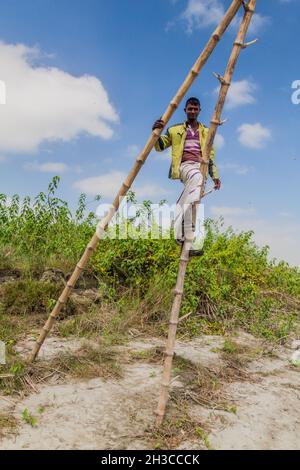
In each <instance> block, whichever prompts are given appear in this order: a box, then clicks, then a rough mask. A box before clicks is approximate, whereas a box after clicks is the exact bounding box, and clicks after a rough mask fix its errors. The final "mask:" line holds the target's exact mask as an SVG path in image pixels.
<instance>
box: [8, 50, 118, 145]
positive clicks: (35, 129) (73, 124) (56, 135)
mask: <svg viewBox="0 0 300 470" xmlns="http://www.w3.org/2000/svg"><path fill="white" fill-rule="evenodd" d="M41 57H42V56H41V53H40V52H39V51H38V50H37V49H33V48H29V47H27V46H25V45H22V44H18V45H11V44H3V43H0V68H1V80H3V81H4V82H5V83H6V105H3V106H1V107H0V118H1V127H0V152H1V151H4V152H20V153H23V152H32V151H36V150H37V149H38V147H39V145H40V144H41V143H42V142H45V141H50V142H51V141H56V140H63V141H69V140H72V139H74V138H75V137H77V136H78V135H79V134H81V133H88V134H90V135H93V136H97V137H101V138H103V139H109V138H111V137H112V135H113V130H112V128H111V125H110V124H112V123H115V122H117V120H118V116H117V113H116V111H115V109H114V108H113V106H112V104H111V103H110V101H109V97H108V94H107V92H106V90H105V89H104V87H103V85H102V83H101V82H100V80H98V79H97V78H96V77H93V76H89V75H83V76H81V77H75V76H72V75H70V74H69V73H66V72H64V71H63V70H60V69H58V68H55V67H41V66H39V67H37V66H35V65H34V62H35V61H36V60H38V59H40V58H41Z"/></svg>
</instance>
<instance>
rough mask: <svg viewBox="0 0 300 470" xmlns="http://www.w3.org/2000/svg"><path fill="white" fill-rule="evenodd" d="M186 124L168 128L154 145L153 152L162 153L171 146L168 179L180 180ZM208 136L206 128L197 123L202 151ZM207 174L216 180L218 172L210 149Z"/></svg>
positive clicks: (213, 154)
mask: <svg viewBox="0 0 300 470" xmlns="http://www.w3.org/2000/svg"><path fill="white" fill-rule="evenodd" d="M186 133H187V131H186V123H185V122H184V123H181V124H175V125H174V126H171V127H169V128H168V130H167V133H166V134H165V135H161V136H160V138H159V139H158V141H157V142H156V144H155V150H157V152H162V151H163V150H166V149H167V148H168V147H170V146H171V145H172V163H171V166H170V171H169V178H171V179H179V178H180V175H179V173H180V163H181V158H182V155H183V150H184V143H185V139H186ZM207 134H208V128H207V127H205V126H204V125H203V124H202V123H199V137H200V147H201V149H204V147H205V143H206V138H207ZM209 174H210V176H211V177H212V178H213V179H215V178H218V170H217V167H216V163H215V150H214V147H213V148H212V151H211V154H210V164H209Z"/></svg>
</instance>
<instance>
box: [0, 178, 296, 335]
mask: <svg viewBox="0 0 300 470" xmlns="http://www.w3.org/2000/svg"><path fill="white" fill-rule="evenodd" d="M58 183H59V178H58V177H55V178H53V180H52V181H51V183H50V184H49V187H48V193H40V194H39V195H38V196H37V197H36V198H35V199H34V200H33V201H31V200H30V199H29V198H28V197H25V198H24V200H23V201H20V198H19V196H17V195H15V196H13V198H12V200H11V201H10V202H8V201H7V198H6V196H5V195H0V253H2V255H3V256H1V261H0V263H1V265H0V268H1V267H2V268H6V269H7V268H9V267H10V268H11V269H13V268H18V269H21V271H22V272H25V271H26V276H27V277H26V278H24V276H23V278H21V279H20V280H19V281H16V282H15V283H13V284H12V285H10V284H8V285H7V286H6V287H5V294H4V297H3V299H4V300H3V301H2V309H4V310H5V312H6V313H8V312H11V313H18V312H23V313H25V314H26V313H30V312H32V311H40V310H42V311H45V310H46V309H47V305H48V306H49V301H50V302H51V301H53V299H56V298H57V296H58V293H59V292H58V291H59V289H58V290H57V288H56V287H55V286H53V285H42V284H40V283H39V282H37V281H35V280H34V276H35V273H36V271H37V270H38V271H42V270H43V269H44V268H45V267H51V266H52V267H53V266H54V267H59V268H60V269H62V270H63V271H65V274H67V271H70V269H71V268H72V267H73V266H74V265H75V263H76V262H77V261H78V259H79V257H80V256H81V254H82V252H83V250H84V248H85V246H86V244H87V242H88V241H89V239H90V238H91V236H92V235H93V233H94V231H95V228H96V223H97V219H96V216H95V214H94V213H93V212H88V211H87V203H86V198H85V196H84V195H81V196H80V199H79V203H78V208H77V210H76V211H75V213H74V214H72V213H71V211H70V209H69V207H68V204H67V203H66V202H65V201H63V200H61V199H60V198H58V197H56V195H55V191H56V190H57V186H58ZM128 197H129V198H130V200H133V199H134V194H133V193H132V192H129V193H128ZM97 199H98V200H99V199H100V198H99V197H98V198H97ZM161 203H163V201H162V202H161ZM143 209H144V210H145V211H148V212H149V211H150V201H144V203H143ZM127 223H128V224H129V225H131V227H130V228H131V229H133V230H135V231H137V232H138V229H136V228H134V227H133V224H132V222H127ZM118 229H119V227H118V226H117V230H118ZM204 249H205V254H204V256H203V257H201V258H195V259H192V260H191V262H190V263H189V264H188V267H187V273H186V280H185V294H184V298H183V302H182V308H181V315H184V314H185V313H189V312H193V313H194V314H195V315H192V316H191V317H190V318H189V320H187V321H185V322H184V326H180V331H181V330H182V329H184V330H185V331H186V332H188V333H189V334H191V335H197V334H200V333H201V332H203V331H209V332H224V328H235V327H237V326H238V327H243V328H245V329H246V330H248V331H250V332H252V333H253V334H256V335H260V336H263V337H266V338H268V339H275V338H276V339H282V340H283V339H284V338H285V337H286V336H287V335H288V334H289V333H290V331H291V330H292V329H293V328H294V325H295V322H296V321H297V320H299V305H300V271H299V269H298V268H294V267H290V266H289V265H288V264H287V263H285V262H277V261H275V260H269V257H268V248H267V247H263V248H258V247H257V246H256V244H255V243H254V242H253V233H252V232H251V231H250V232H242V233H235V232H234V230H233V229H232V228H230V229H227V230H224V229H223V227H222V221H218V222H214V221H212V220H207V221H206V239H205V244H204ZM178 259H179V247H178V246H177V245H176V244H175V242H174V240H173V239H167V240H164V239H158V240H153V239H126V240H119V239H115V240H113V239H108V238H106V239H104V240H102V241H101V243H99V245H98V248H97V250H96V252H95V254H94V255H93V257H92V259H91V262H90V265H89V268H88V269H89V270H90V271H91V272H92V274H93V275H94V276H95V277H96V278H97V279H98V280H99V283H100V284H101V285H104V286H106V287H105V290H106V302H108V301H111V302H112V303H113V304H114V308H117V310H118V311H119V313H120V319H121V320H122V319H124V318H126V312H127V311H128V310H133V309H135V310H136V311H138V312H140V318H141V322H142V323H143V324H144V323H145V322H147V323H150V324H159V323H160V322H161V323H162V324H163V325H165V324H166V319H167V317H168V315H169V309H170V306H171V301H172V297H171V296H170V292H171V289H172V288H173V287H174V286H175V283H176V278H177V272H178ZM28 279H29V280H28ZM129 292H130V295H129V294H128V293H129ZM51 299H52V300H51ZM132 318H137V317H136V316H135V315H132ZM121 320H120V322H119V323H121ZM114 322H115V323H118V320H117V319H116V320H114ZM118 328H120V325H118ZM164 328H165V326H164Z"/></svg>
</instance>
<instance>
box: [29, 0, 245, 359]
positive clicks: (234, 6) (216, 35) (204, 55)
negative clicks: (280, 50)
mask: <svg viewBox="0 0 300 470" xmlns="http://www.w3.org/2000/svg"><path fill="white" fill-rule="evenodd" d="M243 3H244V0H233V1H232V3H231V4H230V6H229V7H228V9H227V11H226V13H225V15H224V17H223V19H222V20H221V22H220V23H219V25H218V27H217V28H216V29H215V31H214V32H213V34H212V35H211V37H210V39H209V40H208V42H207V43H206V45H205V47H204V49H203V51H202V52H201V54H200V56H199V57H198V59H197V60H196V62H195V63H194V65H193V67H192V68H191V70H190V72H189V73H188V75H187V77H186V78H185V80H184V82H183V84H182V85H181V87H180V88H179V90H178V92H177V94H176V95H175V97H174V98H173V100H172V101H171V102H170V104H169V106H168V108H167V110H166V111H165V113H164V114H163V116H162V120H163V122H164V124H165V125H166V124H167V123H168V122H169V120H170V118H171V117H172V115H173V113H174V112H175V110H176V109H177V107H178V106H179V104H180V102H181V100H182V99H183V97H184V96H185V94H186V92H187V91H188V89H189V88H190V86H191V85H192V83H193V82H194V80H195V78H196V77H197V76H198V75H199V73H200V71H201V70H202V68H203V66H204V65H205V64H206V62H207V60H208V58H209V57H210V55H211V53H212V52H213V50H214V49H215V47H216V45H217V44H218V42H219V41H220V39H221V37H222V36H223V34H224V32H225V31H226V29H227V27H228V26H229V24H230V23H231V21H232V20H233V18H234V17H235V15H236V13H237V12H238V10H239V8H240V6H241V5H242V4H243ZM161 133H162V129H155V130H154V131H152V133H151V135H150V137H149V139H148V141H147V143H146V145H145V147H144V148H143V150H142V151H141V153H140V154H139V156H138V157H137V159H136V161H135V163H134V165H133V167H132V169H131V171H130V172H129V174H128V176H127V178H126V179H125V181H124V182H123V184H122V186H121V188H120V189H119V192H118V194H117V195H116V197H115V199H114V201H113V203H112V205H111V207H110V209H109V211H108V213H107V214H106V216H105V217H103V219H102V220H101V221H100V222H99V224H98V226H97V230H96V232H95V234H94V235H93V237H92V239H91V240H90V242H89V243H88V245H87V247H86V249H85V251H84V253H83V255H82V257H81V259H80V261H79V262H78V264H77V265H76V267H75V269H74V271H73V274H72V275H71V277H70V279H69V280H68V282H67V284H66V286H65V288H64V290H63V292H62V294H61V296H60V297H59V299H58V301H57V303H56V305H55V307H54V308H53V310H52V312H51V314H50V316H49V318H48V320H47V321H46V323H45V325H44V327H43V328H42V331H41V333H40V336H39V338H38V340H37V341H36V343H35V345H34V347H33V349H32V352H31V355H30V361H34V360H35V358H36V357H37V355H38V353H39V350H40V349H41V347H42V344H43V343H44V341H45V339H46V337H47V335H48V334H49V332H50V331H51V329H52V327H53V324H54V321H55V319H56V317H57V316H58V314H59V312H60V311H61V309H62V307H63V306H64V304H65V303H66V301H67V299H68V298H69V296H70V293H71V291H72V289H73V288H74V286H75V284H76V281H77V280H78V278H79V276H80V274H81V272H82V271H83V269H84V268H85V266H86V264H87V262H88V260H89V258H90V257H91V255H92V254H93V252H94V251H95V249H96V247H97V245H98V242H99V240H100V239H101V238H102V236H103V233H104V231H105V230H106V229H107V227H108V224H109V222H110V221H111V219H112V218H113V216H114V214H115V213H116V212H117V210H118V208H119V206H120V202H121V200H122V198H123V197H124V196H125V195H126V193H127V191H128V190H129V189H130V187H131V185H132V183H133V181H134V179H135V177H136V176H137V174H138V173H139V171H140V169H141V167H142V165H143V163H144V162H145V160H146V158H147V157H148V155H149V153H150V152H151V150H152V149H153V147H154V145H155V143H156V142H157V140H158V139H159V137H160V135H161Z"/></svg>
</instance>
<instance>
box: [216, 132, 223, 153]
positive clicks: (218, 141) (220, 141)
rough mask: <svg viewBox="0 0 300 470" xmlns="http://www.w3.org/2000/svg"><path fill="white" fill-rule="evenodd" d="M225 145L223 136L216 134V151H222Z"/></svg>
mask: <svg viewBox="0 0 300 470" xmlns="http://www.w3.org/2000/svg"><path fill="white" fill-rule="evenodd" d="M224 145H225V139H224V137H223V136H222V135H221V134H216V137H215V142H214V146H215V149H216V150H220V149H221V148H223V147H224Z"/></svg>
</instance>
